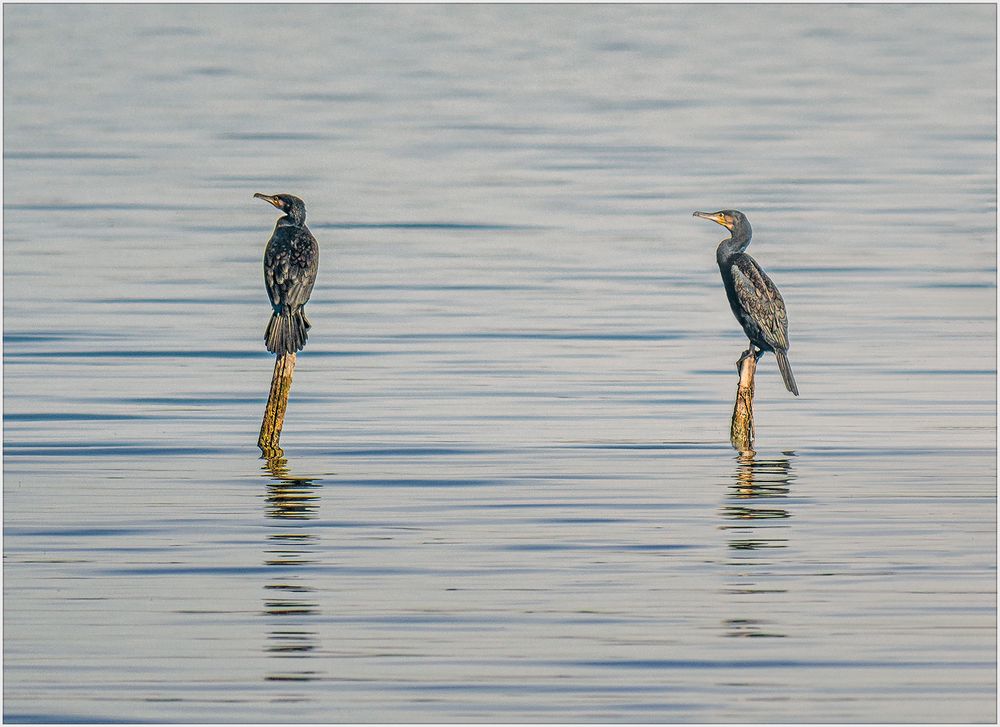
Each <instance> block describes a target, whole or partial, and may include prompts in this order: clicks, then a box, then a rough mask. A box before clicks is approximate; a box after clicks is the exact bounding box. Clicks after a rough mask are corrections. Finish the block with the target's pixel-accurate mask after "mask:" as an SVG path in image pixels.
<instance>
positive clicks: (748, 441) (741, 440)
mask: <svg viewBox="0 0 1000 727" xmlns="http://www.w3.org/2000/svg"><path fill="white" fill-rule="evenodd" d="M756 372H757V357H756V356H752V355H751V356H746V357H745V358H744V359H743V361H742V363H741V365H740V383H739V384H738V385H737V387H736V405H735V406H734V407H733V421H732V424H731V425H730V427H729V441H731V442H732V443H733V447H735V448H736V449H737V450H738V451H739V453H740V454H742V455H753V453H754V451H753V376H754V374H755V373H756Z"/></svg>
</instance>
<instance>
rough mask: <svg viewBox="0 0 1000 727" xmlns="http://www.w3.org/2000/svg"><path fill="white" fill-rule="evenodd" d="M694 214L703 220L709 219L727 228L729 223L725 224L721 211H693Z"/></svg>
mask: <svg viewBox="0 0 1000 727" xmlns="http://www.w3.org/2000/svg"><path fill="white" fill-rule="evenodd" d="M694 216H695V217H701V218H702V219H703V220H711V221H712V222H715V223H718V224H720V225H722V226H723V227H725V228H727V229H728V228H729V225H727V224H726V218H725V217H724V216H723V214H722V213H721V212H715V213H712V212H695V213H694Z"/></svg>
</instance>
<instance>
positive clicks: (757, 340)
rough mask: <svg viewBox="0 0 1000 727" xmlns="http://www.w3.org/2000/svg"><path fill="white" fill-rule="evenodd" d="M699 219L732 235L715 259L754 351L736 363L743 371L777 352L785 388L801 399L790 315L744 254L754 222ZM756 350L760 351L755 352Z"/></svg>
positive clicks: (711, 215)
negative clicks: (749, 361) (749, 362)
mask: <svg viewBox="0 0 1000 727" xmlns="http://www.w3.org/2000/svg"><path fill="white" fill-rule="evenodd" d="M694 216H695V217H701V218H702V219H706V220H711V221H712V222H717V223H718V224H720V225H722V226H723V227H725V228H726V229H727V230H729V232H730V233H731V235H730V236H729V237H728V238H726V239H725V240H723V241H722V242H720V243H719V247H718V248H717V249H716V251H715V259H716V261H717V262H718V263H719V270H720V271H721V273H722V282H723V284H724V285H725V286H726V295H727V296H728V297H729V307H730V308H732V309H733V315H735V316H736V320H738V321H739V322H740V325H742V326H743V330H744V331H745V332H746V334H747V338H749V339H750V348H748V349H747V350H746V351H744V352H743V355H742V356H740V360H739V361H737V362H736V368H737V370H739V368H740V366H741V365H742V364H743V359H744V358H746V357H747V356H754V357H755V359H757V360H759V359H760V357H761V356H762V355H763V354H764V351H773V352H774V357H775V358H776V359H777V360H778V369H779V370H780V371H781V378H782V380H783V381H784V382H785V388H786V389H788V390H789V391H790V392H792V393H793V394H795V395H796V396H798V395H799V388H798V387H797V386H796V385H795V377H794V376H792V367H791V365H790V364H789V363H788V356H787V352H788V314H787V313H785V301H783V300H782V299H781V293H779V292H778V288H777V286H776V285H775V284H774V283H772V282H771V279H770V278H769V277H767V274H766V273H765V272H764V271H763V269H761V267H760V265H758V264H757V261H756V260H754V259H753V258H752V257H750V256H749V255H747V254H746V253H745V252H744V250H746V249H747V247H749V245H750V235H751V234H752V231H751V229H750V222H749V221H748V220H747V218H746V215H744V214H743V213H742V212H737V211H736V210H722V211H720V212H695V213H694ZM754 346H756V347H757V348H758V349H760V350H758V351H755V350H754Z"/></svg>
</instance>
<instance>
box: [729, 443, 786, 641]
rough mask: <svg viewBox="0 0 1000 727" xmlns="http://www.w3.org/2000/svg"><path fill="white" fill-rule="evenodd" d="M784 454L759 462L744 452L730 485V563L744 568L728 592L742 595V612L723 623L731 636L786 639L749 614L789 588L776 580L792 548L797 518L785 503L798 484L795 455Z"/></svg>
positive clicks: (730, 585) (751, 454)
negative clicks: (780, 561)
mask: <svg viewBox="0 0 1000 727" xmlns="http://www.w3.org/2000/svg"><path fill="white" fill-rule="evenodd" d="M784 455H785V456H783V457H772V458H763V457H762V458H758V457H757V456H756V454H755V453H753V452H746V453H743V454H741V455H740V456H739V457H738V458H737V460H736V471H735V473H734V474H733V476H732V479H731V481H730V482H729V483H728V485H727V489H726V502H725V504H723V505H722V507H721V508H720V513H721V514H722V517H723V524H722V526H721V529H722V530H723V531H724V532H725V533H726V534H727V536H728V546H729V558H728V559H727V561H726V562H727V565H730V566H733V567H734V568H736V569H738V570H737V571H735V572H734V573H733V575H734V578H733V579H732V580H731V581H730V583H729V585H728V586H727V588H726V592H728V593H731V594H737V595H739V596H740V598H739V600H738V603H739V611H740V613H739V616H738V617H737V618H732V619H727V620H726V621H725V622H724V623H723V629H724V633H725V635H726V636H731V637H762V636H771V637H775V636H784V634H782V633H780V632H779V630H777V629H776V628H775V626H774V624H772V623H770V622H769V621H768V620H767V619H755V618H753V617H752V616H751V615H750V613H748V612H752V607H753V606H755V605H756V604H757V598H756V596H758V595H759V594H781V593H785V590H786V589H785V588H784V587H781V586H780V585H778V584H782V583H783V582H784V581H782V580H775V579H773V578H772V577H773V576H774V570H773V566H774V564H775V562H776V557H777V556H778V554H780V552H781V549H783V548H787V547H788V534H789V529H790V523H789V522H788V521H789V519H790V518H791V516H792V515H791V513H790V512H789V510H788V509H787V507H786V505H787V503H786V502H785V501H786V500H787V498H788V496H789V493H790V491H791V487H792V483H793V482H794V481H795V474H794V472H793V468H792V460H791V457H794V456H795V453H794V452H785V453H784ZM744 597H746V598H744ZM763 598H765V599H766V598H767V596H763Z"/></svg>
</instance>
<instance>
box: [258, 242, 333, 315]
mask: <svg viewBox="0 0 1000 727" xmlns="http://www.w3.org/2000/svg"><path fill="white" fill-rule="evenodd" d="M318 255H319V248H318V246H317V245H316V241H315V239H314V238H313V237H312V235H311V234H310V233H309V232H306V233H305V235H302V234H298V235H296V237H295V239H294V240H293V241H292V243H291V244H286V245H281V246H280V247H279V248H278V249H277V250H274V251H272V252H271V254H270V255H269V256H268V258H269V259H268V261H267V264H266V265H265V266H264V268H265V269H264V276H265V283H266V287H267V292H268V295H269V296H270V298H271V305H272V306H275V307H277V306H289V307H291V308H297V307H298V306H302V305H305V304H306V303H307V302H308V301H309V296H310V295H312V289H313V284H314V283H315V282H316V268H317V263H318Z"/></svg>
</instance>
